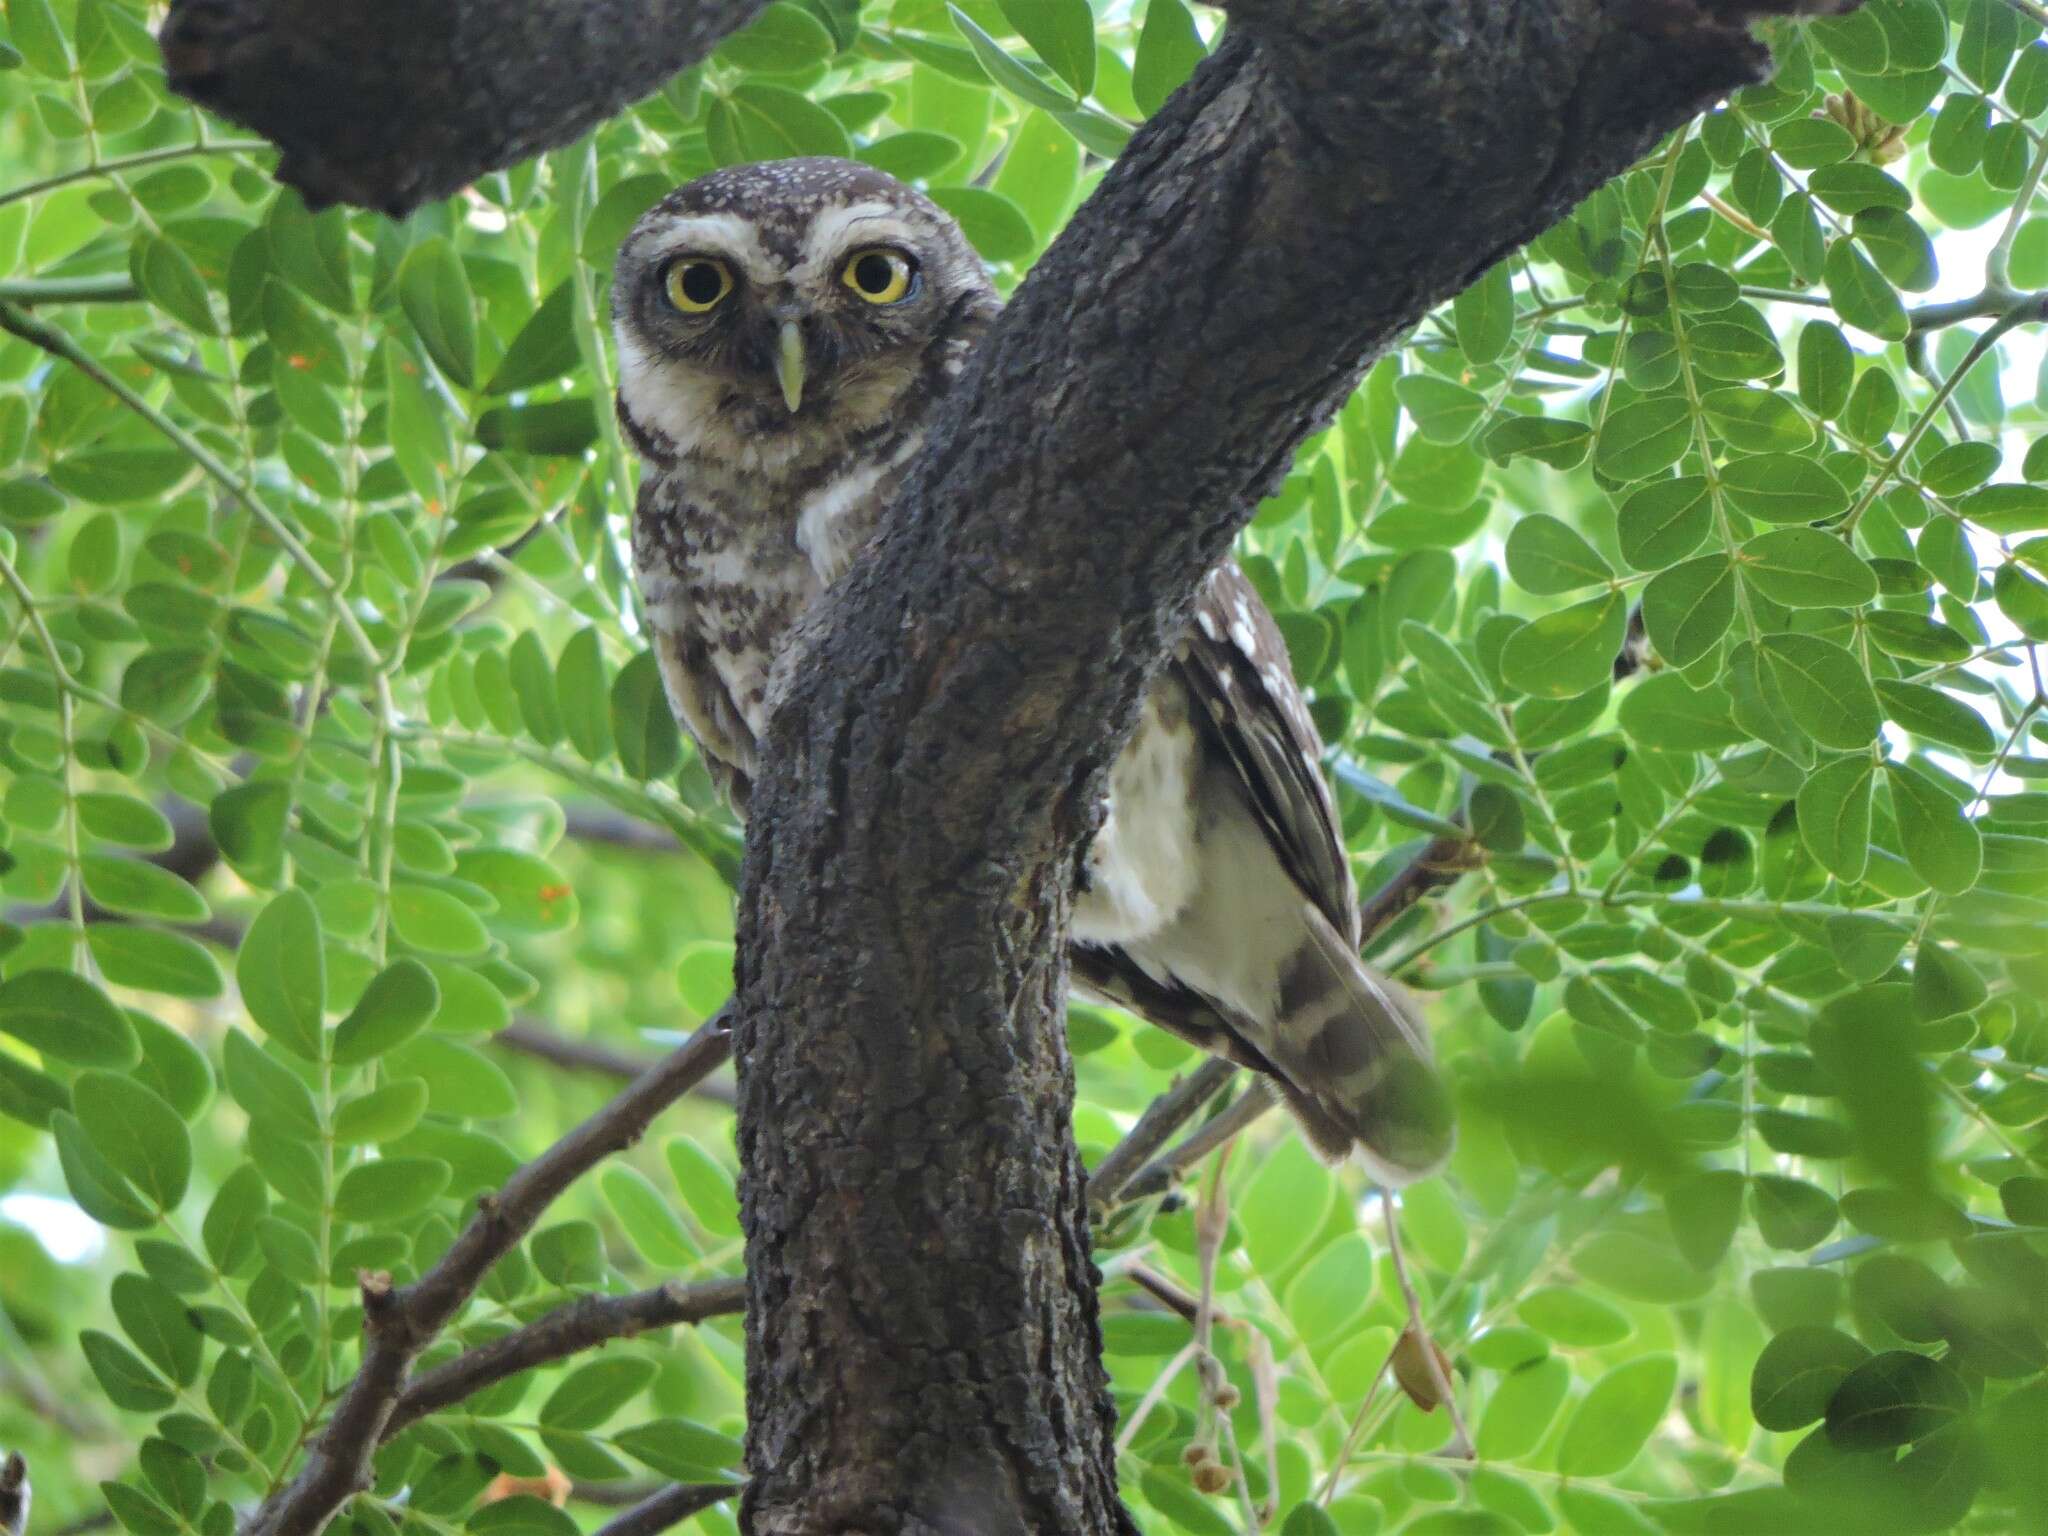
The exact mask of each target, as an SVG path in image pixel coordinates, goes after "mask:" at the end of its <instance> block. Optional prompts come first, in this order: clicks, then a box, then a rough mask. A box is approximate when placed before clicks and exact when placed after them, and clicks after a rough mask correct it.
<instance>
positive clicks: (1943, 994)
mask: <svg viewBox="0 0 2048 1536" xmlns="http://www.w3.org/2000/svg"><path fill="white" fill-rule="evenodd" d="M1989 995H1990V990H1989V988H1988V987H1987V986H1986V985H1985V982H1984V978H1983V977H1982V976H1980V975H1979V974H1978V973H1977V969H1976V967H1975V966H1973V965H1971V964H1970V963H1969V962H1968V961H1967V960H1965V959H1963V957H1962V956H1961V955H1959V954H1954V953H1951V952H1950V951H1948V950H1946V949H1943V948H1942V947H1941V946H1940V945H1939V944H1937V943H1934V942H1933V941H1932V940H1922V941H1921V943H1920V944H1919V945H1918V946H1917V947H1916V948H1915V949H1914V951H1913V1011H1914V1012H1915V1013H1917V1014H1918V1015H1919V1016H1920V1018H1921V1019H1922V1020H1923V1021H1925V1022H1927V1023H1930V1024H1931V1023H1934V1022H1936V1021H1937V1020H1940V1019H1949V1018H1954V1017H1955V1016H1956V1015H1957V1014H1959V1013H1969V1012H1971V1011H1972V1010H1974V1009H1975V1008H1976V1007H1977V1006H1978V1005H1979V1004H1980V1003H1982V1002H1983V1001H1984V999H1985V998H1986V997H1987V996H1989Z"/></svg>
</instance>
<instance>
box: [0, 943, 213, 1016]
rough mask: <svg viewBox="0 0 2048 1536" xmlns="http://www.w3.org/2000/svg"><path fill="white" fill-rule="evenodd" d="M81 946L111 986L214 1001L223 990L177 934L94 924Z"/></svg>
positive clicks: (207, 961) (208, 959)
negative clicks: (85, 949) (89, 952)
mask: <svg viewBox="0 0 2048 1536" xmlns="http://www.w3.org/2000/svg"><path fill="white" fill-rule="evenodd" d="M86 942H87V943H88V944H89V945H90V946H91V948H92V957H93V960H94V961H95V962H96V963H97V964H98V965H99V968H100V974H101V975H103V976H104V977H106V979H107V980H108V981H111V982H113V983H114V984H115V985H116V986H122V987H139V988H141V989H142V990H144V991H147V992H162V993H164V994H166V995H167V996H170V997H192V998H208V997H219V996H220V994H221V992H222V990H223V983H222V980H221V974H220V967H219V966H218V965H216V964H215V963H214V959H213V956H212V955H210V954H208V953H207V952H206V951H205V950H204V949H202V948H200V946H199V945H198V944H196V943H194V942H193V941H192V940H191V939H188V938H186V937H185V936H184V935H183V934H179V933H165V932H163V931H162V930H161V929H157V928H143V927H138V926H137V925H135V924H133V923H95V924H93V925H92V926H91V927H90V928H88V929H87V930H86ZM4 1027H5V1025H4V1024H0V1028H4Z"/></svg>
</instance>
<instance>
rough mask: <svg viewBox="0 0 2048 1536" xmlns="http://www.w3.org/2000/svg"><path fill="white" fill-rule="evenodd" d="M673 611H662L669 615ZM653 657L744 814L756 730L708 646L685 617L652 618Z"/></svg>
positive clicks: (680, 713) (679, 714)
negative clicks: (677, 620)
mask: <svg viewBox="0 0 2048 1536" xmlns="http://www.w3.org/2000/svg"><path fill="white" fill-rule="evenodd" d="M675 617H676V615H675V614H674V613H673V612H671V613H669V614H666V615H664V618H667V619H669V620H671V621H673V619H674V618H675ZM648 627H649V628H650V629H651V630H652V632H653V637H654V660H655V664H656V666H658V667H659V668H660V670H661V682H662V686H663V687H664V688H665V689H667V691H668V700H669V704H670V706H671V707H672V708H673V709H674V710H675V714H676V718H677V719H678V720H680V721H682V723H683V727H684V729H686V730H687V731H688V732H689V733H690V735H691V737H692V738H694V739H695V741H696V743H697V752H698V755H699V756H700V757H702V758H703V759H704V767H705V768H706V770H707V771H709V773H710V774H711V781H712V782H713V783H714V784H716V785H717V786H718V788H719V791H720V793H722V794H723V795H724V796H725V798H726V799H727V800H728V801H729V802H731V804H732V808H733V810H734V811H735V812H736V813H738V815H739V816H740V817H741V818H742V819H745V817H746V814H747V796H748V793H749V791H750V790H751V789H752V787H753V775H754V767H755V764H756V763H757V762H758V761H759V757H758V749H757V745H756V743H755V741H754V733H753V731H752V729H750V728H749V727H748V725H747V722H746V717H745V716H743V715H742V714H741V713H740V709H739V706H738V705H737V704H735V703H734V702H733V698H732V695H731V694H730V693H729V692H727V690H726V686H725V680H724V679H723V678H721V677H720V676H719V675H718V669H717V668H716V667H714V666H713V665H712V664H711V651H710V647H709V646H707V645H706V644H705V642H704V639H703V637H702V636H701V635H699V634H697V633H696V632H695V630H693V629H692V628H690V627H689V625H688V624H687V622H685V623H684V624H683V625H682V626H680V627H671V625H670V624H669V623H663V622H658V621H657V622H652V623H650V624H649V626H648Z"/></svg>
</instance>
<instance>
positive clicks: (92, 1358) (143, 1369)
mask: <svg viewBox="0 0 2048 1536" xmlns="http://www.w3.org/2000/svg"><path fill="white" fill-rule="evenodd" d="M78 1347H79V1349H80V1350H81V1351H83V1352H84V1355H85V1363H86V1364H87V1365H89V1366H91V1367H92V1374H93V1377H94V1379H95V1380H97V1381H98V1382H99V1384H100V1390H101V1391H102V1392H104V1393H106V1395H107V1401H109V1402H110V1403H112V1404H113V1405H114V1406H115V1407H116V1408H122V1409H126V1410H127V1411H128V1412H130V1413H159V1412H161V1411H162V1410H163V1409H166V1408H168V1407H170V1406H171V1404H173V1403H174V1402H176V1401H177V1398H176V1396H175V1395H174V1394H173V1393H172V1391H171V1389H170V1388H169V1387H168V1386H166V1385H165V1384H164V1380H163V1378H162V1377H160V1376H158V1375H157V1374H156V1372H154V1371H152V1370H151V1369H150V1368H149V1367H148V1366H147V1365H145V1364H143V1362H142V1359H141V1357H140V1356H138V1355H137V1354H136V1353H135V1352H134V1351H133V1350H131V1349H129V1348H128V1346H127V1345H125V1344H123V1343H122V1342H121V1341H120V1340H119V1339H116V1338H113V1337H111V1336H110V1335H108V1334H104V1333H101V1332H100V1331H99V1330H98V1329H96V1328H88V1329H86V1330H85V1331H84V1332H83V1333H81V1334H79V1336H78Z"/></svg>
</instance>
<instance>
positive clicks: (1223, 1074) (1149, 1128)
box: [1088, 1056, 1237, 1211]
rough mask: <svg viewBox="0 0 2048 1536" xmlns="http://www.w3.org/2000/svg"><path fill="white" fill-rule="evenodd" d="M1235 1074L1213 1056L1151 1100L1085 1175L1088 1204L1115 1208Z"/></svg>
mask: <svg viewBox="0 0 2048 1536" xmlns="http://www.w3.org/2000/svg"><path fill="white" fill-rule="evenodd" d="M1236 1075H1237V1068H1236V1067H1235V1066H1234V1065H1232V1064H1231V1063H1230V1062H1227V1061H1225V1060H1224V1059H1223V1058H1222V1057H1220V1056H1212V1057H1210V1058H1209V1059H1208V1060H1207V1061H1205V1062H1203V1063H1202V1064H1201V1065H1200V1066H1199V1067H1197V1068H1195V1070H1194V1071H1192V1072H1190V1073H1189V1074H1188V1075H1187V1076H1186V1077H1184V1078H1182V1079H1181V1080H1180V1081H1179V1082H1177V1083H1175V1084H1174V1085H1173V1086H1172V1087H1171V1088H1169V1089H1167V1090H1166V1092H1164V1093H1162V1094H1161V1095H1159V1097H1158V1098H1156V1099H1154V1100H1153V1101H1152V1103H1151V1105H1150V1106H1149V1107H1148V1108H1147V1109H1146V1111H1145V1113H1144V1114H1142V1115H1140V1116H1138V1123H1137V1124H1136V1125H1134V1126H1132V1127H1131V1128H1130V1131H1129V1132H1128V1133H1127V1134H1126V1135H1125V1136H1124V1139H1123V1140H1122V1141H1120V1142H1118V1143H1117V1144H1116V1145H1115V1146H1113V1147H1111V1148H1110V1149H1109V1151H1108V1152H1107V1153H1105V1154H1104V1155H1103V1159H1102V1161H1101V1162H1099V1163H1097V1164H1096V1165H1095V1169H1094V1171H1093V1172H1092V1173H1090V1174H1089V1175H1088V1203H1089V1204H1090V1205H1091V1206H1093V1207H1095V1209H1096V1210H1098V1211H1102V1210H1107V1209H1109V1208H1110V1207H1111V1206H1113V1205H1115V1204H1116V1203H1117V1196H1118V1195H1119V1194H1121V1193H1122V1192H1123V1188H1124V1185H1125V1184H1126V1183H1127V1182H1128V1181H1129V1180H1130V1177H1131V1175H1132V1174H1134V1173H1136V1172H1137V1171H1138V1170H1139V1169H1140V1168H1142V1167H1143V1166H1144V1165H1145V1162H1146V1160H1147V1159H1148V1158H1150V1157H1151V1156H1152V1155H1153V1154H1154V1153H1155V1152H1157V1151H1158V1150H1159V1149H1160V1148H1161V1147H1163V1146H1165V1145H1166V1142H1167V1139H1168V1138H1169V1137H1171V1136H1172V1135H1173V1133H1174V1132H1175V1131H1177V1130H1179V1129H1180V1128H1181V1127H1182V1126H1183V1125H1185V1124H1186V1123H1187V1122H1188V1120H1189V1119H1191V1118H1192V1117H1193V1116H1194V1115H1196V1114H1197V1113H1199V1112H1200V1111H1201V1108H1202V1106H1203V1105H1204V1104H1207V1103H1208V1102H1209V1101H1210V1100H1211V1099H1213V1098H1214V1097H1215V1096H1216V1095H1217V1094H1218V1093H1219V1092H1221V1091H1222V1089H1223V1087H1224V1085H1225V1084H1226V1083H1228V1082H1229V1081H1230V1080H1231V1078H1233V1077H1235V1076H1236Z"/></svg>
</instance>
